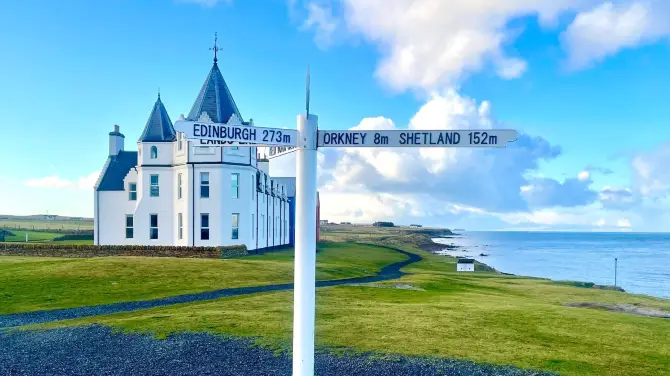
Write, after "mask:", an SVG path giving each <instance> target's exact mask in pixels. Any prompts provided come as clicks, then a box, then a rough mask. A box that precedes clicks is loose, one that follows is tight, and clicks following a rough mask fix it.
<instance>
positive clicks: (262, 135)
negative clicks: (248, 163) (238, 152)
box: [174, 121, 298, 146]
mask: <svg viewBox="0 0 670 376" xmlns="http://www.w3.org/2000/svg"><path fill="white" fill-rule="evenodd" d="M174 128H175V130H176V131H178V132H183V133H184V135H185V136H186V138H188V139H201V140H212V141H226V142H230V143H231V144H235V143H239V144H241V145H247V146H254V145H283V146H293V145H295V144H296V143H297V141H298V132H297V131H296V130H295V129H279V128H261V127H249V126H242V125H226V124H215V123H209V124H208V123H200V122H194V121H177V122H175V124H174Z"/></svg>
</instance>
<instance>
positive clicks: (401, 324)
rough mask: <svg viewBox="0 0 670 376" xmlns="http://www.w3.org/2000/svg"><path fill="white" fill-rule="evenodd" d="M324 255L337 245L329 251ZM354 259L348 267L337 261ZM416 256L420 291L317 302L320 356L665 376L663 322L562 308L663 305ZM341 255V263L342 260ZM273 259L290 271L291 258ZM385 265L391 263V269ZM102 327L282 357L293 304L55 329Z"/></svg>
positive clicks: (669, 363)
mask: <svg viewBox="0 0 670 376" xmlns="http://www.w3.org/2000/svg"><path fill="white" fill-rule="evenodd" d="M328 246H329V247H331V246H334V245H328ZM348 247H351V248H352V249H357V253H358V254H357V257H352V258H348V257H349V256H347V255H345V254H344V250H345V249H347V248H348ZM405 248H406V249H407V250H410V251H413V252H417V253H420V254H421V255H422V256H423V257H424V258H425V259H424V261H422V262H420V263H417V264H415V265H411V266H409V267H407V268H406V269H405V270H406V271H409V272H412V273H414V274H412V275H408V276H405V277H403V278H402V279H400V280H398V281H392V282H385V283H382V285H383V284H386V285H389V286H390V285H394V284H396V283H403V284H409V285H412V286H415V287H417V288H420V289H422V290H418V291H417V290H402V289H396V288H379V287H365V286H341V287H330V288H322V289H318V290H317V328H316V339H317V344H318V345H319V346H321V347H322V348H342V347H345V348H351V349H354V350H358V351H374V352H379V353H399V354H408V355H428V356H438V357H450V358H464V359H471V360H474V361H478V362H490V363H496V364H510V365H515V366H519V367H524V368H533V369H542V370H547V371H552V372H557V373H560V374H564V375H587V376H591V375H613V376H624V375H625V376H629V375H637V376H639V375H649V376H656V375H658V376H660V375H667V370H668V369H670V357H669V356H668V354H670V336H668V333H670V320H663V319H654V318H647V317H640V316H633V315H628V314H622V313H613V312H606V311H602V310H592V309H584V308H569V307H565V306H564V305H563V304H564V303H568V302H577V301H593V302H615V303H633V304H643V305H647V306H653V307H658V308H664V309H670V301H668V300H664V299H655V298H650V297H646V296H637V295H632V294H626V293H620V292H616V291H606V290H597V289H587V288H578V287H573V286H566V285H561V284H556V283H553V282H551V281H547V280H543V279H536V278H524V277H514V276H505V275H500V274H494V273H468V274H462V273H461V274H459V273H456V272H455V271H454V269H455V264H454V260H453V259H452V258H448V257H442V256H435V255H432V254H428V253H426V252H422V251H418V250H416V249H414V248H412V247H409V246H406V247H405ZM373 249H374V248H367V247H360V246H357V245H353V244H350V245H340V248H334V249H332V250H333V251H335V250H337V252H333V253H330V254H329V252H326V253H324V256H326V255H327V256H328V257H332V258H333V259H337V262H338V263H339V262H340V261H341V262H343V263H347V262H348V263H353V262H357V261H358V260H361V261H362V262H363V263H365V264H367V263H368V262H369V263H370V264H369V265H371V266H370V267H373V266H377V267H378V266H380V264H377V263H376V262H373V260H375V259H376V257H377V256H376V255H366V253H367V252H369V251H371V250H373ZM340 252H342V253H340ZM269 258H275V259H276V260H281V261H285V259H286V258H288V255H286V254H277V255H271V256H269ZM387 261H388V260H387ZM91 323H99V324H104V325H110V326H113V327H116V328H120V329H123V330H127V331H133V332H148V333H153V334H155V335H156V336H158V337H165V336H167V335H169V334H171V333H176V332H182V331H193V332H210V333H216V334H221V335H235V336H247V337H255V338H257V340H258V342H259V343H260V344H263V345H266V346H271V347H274V348H278V349H287V348H288V347H289V346H290V341H291V327H292V293H291V292H278V293H265V294H256V295H250V296H242V297H234V298H227V299H220V300H216V301H211V302H202V303H192V304H184V305H178V306H172V307H163V308H155V309H150V310H145V311H138V312H131V313H123V314H115V315H108V316H101V317H94V318H86V319H80V320H73V321H66V322H61V323H58V324H56V325H54V324H50V325H47V326H46V327H53V326H62V325H85V324H91Z"/></svg>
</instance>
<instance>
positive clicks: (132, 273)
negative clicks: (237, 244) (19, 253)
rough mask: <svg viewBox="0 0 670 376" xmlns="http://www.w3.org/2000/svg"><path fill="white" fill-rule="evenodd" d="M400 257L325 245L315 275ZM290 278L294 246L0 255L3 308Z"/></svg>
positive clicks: (352, 272)
mask: <svg viewBox="0 0 670 376" xmlns="http://www.w3.org/2000/svg"><path fill="white" fill-rule="evenodd" d="M403 259H405V256H403V255H399V254H397V253H395V252H392V251H389V250H386V249H383V248H378V247H365V246H356V247H348V246H345V245H343V244H329V245H323V246H322V247H321V251H320V252H319V254H318V256H317V262H318V268H317V278H319V279H341V278H349V277H359V276H365V275H371V274H374V273H375V272H376V271H377V270H379V269H380V268H381V267H383V266H384V265H387V264H390V263H393V262H397V261H402V260H403ZM292 281H293V255H292V252H290V251H284V252H278V253H274V254H267V255H263V256H253V257H248V258H243V259H232V260H211V259H176V258H149V257H107V258H90V259H62V258H31V257H23V258H22V257H0V302H2V304H0V314H6V313H16V312H26V311H34V310H39V309H55V308H69V307H78V306H86V305H95V304H105V303H113V302H121V301H132V300H143V299H151V298H158V297H164V296H170V295H179V294H185V293H193V292H201V291H207V290H216V289H221V288H227V287H240V286H254V285H267V284H274V283H286V282H292Z"/></svg>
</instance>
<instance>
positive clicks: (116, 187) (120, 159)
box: [95, 151, 137, 191]
mask: <svg viewBox="0 0 670 376" xmlns="http://www.w3.org/2000/svg"><path fill="white" fill-rule="evenodd" d="M135 166H137V152H136V151H121V152H119V154H118V155H114V156H110V157H109V164H108V165H107V168H106V169H105V171H103V174H104V175H103V176H102V178H101V179H100V183H99V184H98V186H96V187H95V189H96V191H123V190H125V189H126V187H124V185H123V179H124V178H125V177H126V175H128V172H130V169H131V168H133V167H135Z"/></svg>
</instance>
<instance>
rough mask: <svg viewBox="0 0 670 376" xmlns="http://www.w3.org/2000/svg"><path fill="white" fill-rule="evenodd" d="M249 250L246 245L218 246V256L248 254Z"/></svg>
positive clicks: (231, 256) (229, 256)
mask: <svg viewBox="0 0 670 376" xmlns="http://www.w3.org/2000/svg"><path fill="white" fill-rule="evenodd" d="M248 255H249V251H248V250H247V246H246V245H233V246H226V247H219V258H222V259H226V258H235V257H244V256H248Z"/></svg>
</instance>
